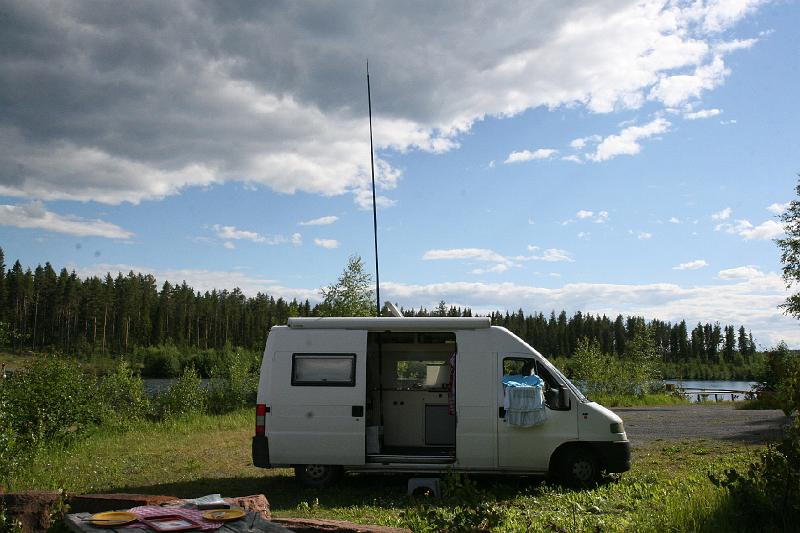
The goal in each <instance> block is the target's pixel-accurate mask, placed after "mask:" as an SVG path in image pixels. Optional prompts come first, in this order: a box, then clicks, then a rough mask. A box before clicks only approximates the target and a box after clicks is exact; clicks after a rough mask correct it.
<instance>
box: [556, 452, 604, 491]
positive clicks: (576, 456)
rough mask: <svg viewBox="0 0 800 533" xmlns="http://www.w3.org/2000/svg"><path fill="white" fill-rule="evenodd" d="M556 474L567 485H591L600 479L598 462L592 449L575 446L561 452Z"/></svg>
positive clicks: (577, 486) (578, 486)
mask: <svg viewBox="0 0 800 533" xmlns="http://www.w3.org/2000/svg"><path fill="white" fill-rule="evenodd" d="M556 474H557V476H558V479H559V481H560V482H561V483H562V484H564V485H567V486H569V487H575V488H585V487H592V486H594V485H596V484H597V482H598V481H599V480H600V464H599V463H598V461H597V457H596V456H595V454H594V453H592V450H590V449H589V448H586V447H583V446H581V447H578V446H575V447H571V448H569V449H567V450H565V451H564V453H563V454H561V457H560V460H559V464H558V471H557V473H556Z"/></svg>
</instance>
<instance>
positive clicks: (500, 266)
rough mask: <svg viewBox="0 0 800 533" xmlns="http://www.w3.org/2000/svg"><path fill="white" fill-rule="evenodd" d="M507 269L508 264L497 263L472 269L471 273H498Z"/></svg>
mask: <svg viewBox="0 0 800 533" xmlns="http://www.w3.org/2000/svg"><path fill="white" fill-rule="evenodd" d="M508 269H509V266H508V265H507V264H506V263H498V264H496V265H494V266H492V267H489V268H476V269H474V270H473V271H472V273H473V274H492V273H496V274H499V273H501V272H505V271H506V270H508Z"/></svg>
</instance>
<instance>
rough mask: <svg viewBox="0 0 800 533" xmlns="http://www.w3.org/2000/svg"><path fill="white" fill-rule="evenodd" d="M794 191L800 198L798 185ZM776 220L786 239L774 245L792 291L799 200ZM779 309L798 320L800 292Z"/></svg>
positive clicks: (798, 268) (798, 255) (797, 272)
mask: <svg viewBox="0 0 800 533" xmlns="http://www.w3.org/2000/svg"><path fill="white" fill-rule="evenodd" d="M795 191H796V192H797V195H798V196H800V183H798V185H797V186H796V187H795ZM778 218H779V220H780V221H781V222H782V223H783V231H784V233H786V237H784V238H782V239H775V243H776V244H777V245H778V248H780V251H781V263H783V280H784V281H785V282H786V287H787V288H788V289H792V288H793V287H794V285H795V284H796V283H797V282H800V200H797V199H795V200H792V201H791V202H789V207H787V208H786V211H784V212H783V214H782V215H780V216H779V217H778ZM781 308H782V309H783V310H784V312H785V313H786V314H789V315H792V316H794V317H795V318H800V292H795V293H794V294H792V295H790V296H789V297H788V298H786V302H785V303H784V304H783V305H781Z"/></svg>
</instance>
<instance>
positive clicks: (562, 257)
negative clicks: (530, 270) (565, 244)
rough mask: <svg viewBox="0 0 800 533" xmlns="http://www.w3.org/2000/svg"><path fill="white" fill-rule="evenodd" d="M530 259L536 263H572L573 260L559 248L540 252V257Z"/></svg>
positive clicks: (566, 252)
mask: <svg viewBox="0 0 800 533" xmlns="http://www.w3.org/2000/svg"><path fill="white" fill-rule="evenodd" d="M531 259H534V260H537V261H547V262H550V263H560V262H566V263H574V262H575V260H574V259H573V258H572V256H571V255H570V253H569V252H568V251H566V250H562V249H561V248H548V249H546V250H544V252H542V255H539V256H532V257H531Z"/></svg>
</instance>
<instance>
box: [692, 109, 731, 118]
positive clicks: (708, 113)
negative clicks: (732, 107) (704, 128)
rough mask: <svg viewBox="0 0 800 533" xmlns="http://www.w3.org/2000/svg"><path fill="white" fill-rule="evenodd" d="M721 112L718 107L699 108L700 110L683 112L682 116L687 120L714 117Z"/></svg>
mask: <svg viewBox="0 0 800 533" xmlns="http://www.w3.org/2000/svg"><path fill="white" fill-rule="evenodd" d="M720 113H722V111H720V110H719V109H701V110H700V111H692V112H688V113H684V115H683V118H685V119H687V120H697V119H700V118H711V117H716V116H717V115H719V114H720Z"/></svg>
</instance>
